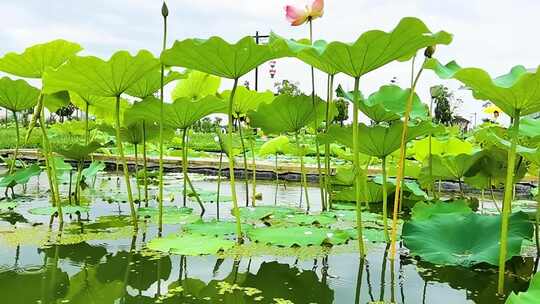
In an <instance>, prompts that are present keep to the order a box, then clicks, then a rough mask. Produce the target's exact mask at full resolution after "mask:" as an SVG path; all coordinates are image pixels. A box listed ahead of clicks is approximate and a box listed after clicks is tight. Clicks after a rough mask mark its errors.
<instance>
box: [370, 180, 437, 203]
mask: <svg viewBox="0 0 540 304" xmlns="http://www.w3.org/2000/svg"><path fill="white" fill-rule="evenodd" d="M373 182H375V183H377V184H379V185H382V183H383V182H382V175H377V176H375V177H374V178H373ZM386 182H387V183H388V184H387V187H388V186H392V188H390V187H389V188H388V192H389V193H391V192H392V191H394V188H393V187H395V186H396V179H395V178H393V177H390V178H387V180H386ZM403 190H404V191H406V192H409V193H410V194H412V195H413V196H414V197H417V198H421V199H428V194H427V193H426V192H425V191H424V190H422V188H421V187H420V185H419V184H418V182H417V181H415V180H405V181H404V182H403ZM408 199H411V197H408Z"/></svg>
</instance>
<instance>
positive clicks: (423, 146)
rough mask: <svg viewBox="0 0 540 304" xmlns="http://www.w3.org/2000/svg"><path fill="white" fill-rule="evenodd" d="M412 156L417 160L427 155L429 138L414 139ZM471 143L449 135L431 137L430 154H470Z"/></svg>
mask: <svg viewBox="0 0 540 304" xmlns="http://www.w3.org/2000/svg"><path fill="white" fill-rule="evenodd" d="M412 151H413V153H414V158H415V159H416V160H419V161H424V160H425V159H426V158H427V157H428V156H429V138H427V137H426V138H424V139H420V140H416V141H414V147H413V150H412ZM472 153H473V144H472V143H470V142H468V141H466V140H462V139H459V138H457V137H454V136H451V137H449V138H445V139H442V138H437V137H432V138H431V155H439V156H445V155H459V154H472Z"/></svg>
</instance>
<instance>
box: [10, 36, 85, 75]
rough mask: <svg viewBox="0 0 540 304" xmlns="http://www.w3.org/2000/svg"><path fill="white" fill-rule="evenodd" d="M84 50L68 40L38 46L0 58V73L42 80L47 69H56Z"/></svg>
mask: <svg viewBox="0 0 540 304" xmlns="http://www.w3.org/2000/svg"><path fill="white" fill-rule="evenodd" d="M81 50H82V48H81V46H80V45H78V44H76V43H73V42H69V41H66V40H61V39H58V40H53V41H50V42H47V43H42V44H36V45H34V46H31V47H29V48H27V49H26V50H24V52H23V53H21V54H17V53H7V54H6V55H4V57H2V58H0V71H3V72H6V73H9V74H12V75H16V76H20V77H26V78H41V77H42V75H43V73H44V72H45V69H46V68H49V67H50V68H53V69H56V68H57V67H59V66H60V65H61V64H63V63H64V62H66V60H67V59H68V58H71V57H72V56H74V55H75V54H77V53H78V52H79V51H81Z"/></svg>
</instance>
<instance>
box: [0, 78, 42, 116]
mask: <svg viewBox="0 0 540 304" xmlns="http://www.w3.org/2000/svg"><path fill="white" fill-rule="evenodd" d="M39 93H40V92H39V90H38V89H36V88H34V87H33V86H31V85H30V84H28V82H26V81H24V80H22V79H19V80H12V79H10V78H9V77H2V78H1V79H0V106H1V107H3V108H6V109H8V110H10V111H13V112H19V111H22V110H27V109H31V108H33V107H34V106H35V105H36V104H37V101H38V97H39Z"/></svg>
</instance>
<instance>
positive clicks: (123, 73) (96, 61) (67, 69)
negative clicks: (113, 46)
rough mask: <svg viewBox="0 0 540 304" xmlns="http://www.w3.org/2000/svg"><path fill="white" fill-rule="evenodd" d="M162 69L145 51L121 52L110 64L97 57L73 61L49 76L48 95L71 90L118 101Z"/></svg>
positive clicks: (47, 80) (44, 77)
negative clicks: (123, 94)
mask: <svg viewBox="0 0 540 304" xmlns="http://www.w3.org/2000/svg"><path fill="white" fill-rule="evenodd" d="M158 66H159V60H157V59H156V58H155V57H154V56H153V55H152V54H151V53H150V52H148V51H145V50H142V51H139V53H137V55H135V56H132V55H131V54H130V53H128V52H127V51H118V52H116V53H114V54H113V55H112V57H111V58H110V59H109V60H108V61H104V60H102V59H100V58H97V57H93V56H86V57H71V58H70V59H69V60H68V61H67V62H66V64H64V65H62V66H60V67H59V68H58V69H57V70H52V69H49V70H47V71H46V72H45V74H44V76H43V85H44V91H45V93H48V94H50V93H55V92H58V91H64V90H68V91H73V92H76V93H77V94H79V95H93V96H101V97H117V96H120V95H121V94H122V93H124V92H125V91H126V90H127V89H128V88H130V87H131V86H132V85H134V84H135V83H136V82H137V81H139V80H140V79H141V78H143V77H144V76H145V75H146V74H147V73H149V72H151V71H153V70H155V69H156V68H157V67H158ZM109 109H110V108H109ZM111 112H112V111H111Z"/></svg>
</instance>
